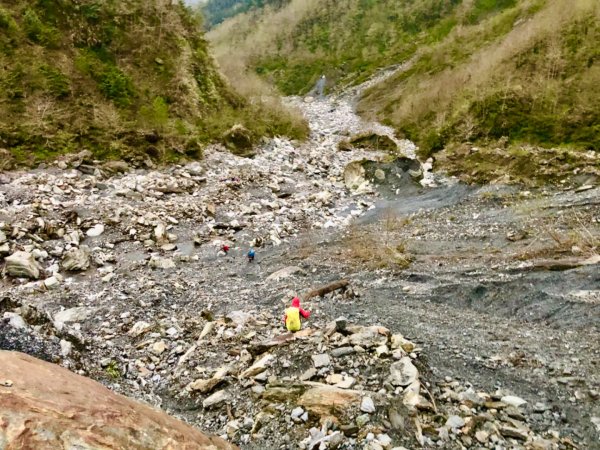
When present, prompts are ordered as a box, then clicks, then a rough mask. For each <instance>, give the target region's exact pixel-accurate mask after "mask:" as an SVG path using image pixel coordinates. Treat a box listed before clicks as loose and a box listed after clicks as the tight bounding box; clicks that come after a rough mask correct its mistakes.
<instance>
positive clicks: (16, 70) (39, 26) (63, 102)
mask: <svg viewBox="0 0 600 450" xmlns="http://www.w3.org/2000/svg"><path fill="white" fill-rule="evenodd" d="M0 66H1V67H2V71H1V73H0V156H1V161H0V167H1V168H3V169H6V168H11V167H14V166H17V165H20V164H25V165H30V166H31V165H33V164H36V163H39V162H44V161H48V160H52V159H54V158H56V157H57V156H58V155H61V154H66V153H77V152H81V151H82V150H86V151H89V152H91V154H92V156H93V157H94V158H102V159H106V158H109V159H125V160H127V161H130V162H133V161H134V162H137V163H143V162H144V161H148V160H150V161H154V162H157V161H174V160H178V159H182V158H188V159H197V158H200V157H201V156H202V148H203V146H204V145H206V143H208V142H214V141H220V140H222V139H223V134H224V133H226V132H227V131H228V130H229V129H230V128H231V127H232V126H234V125H236V124H240V125H242V126H243V127H245V129H246V134H247V139H249V141H250V142H251V143H252V142H256V141H257V140H258V139H259V138H260V137H262V136H267V135H271V136H272V135H275V134H285V133H288V134H290V135H295V136H296V137H301V136H302V135H303V134H305V126H304V124H302V123H301V122H299V123H296V124H294V123H292V124H291V123H290V119H289V117H286V114H285V111H282V110H281V111H277V112H276V113H274V112H273V111H270V110H269V109H266V108H263V107H262V106H261V104H260V103H256V102H253V103H252V104H251V102H250V101H249V100H247V99H246V98H244V97H242V96H240V95H239V94H238V93H236V92H235V91H234V89H233V88H232V87H231V86H230V85H228V83H227V82H226V81H225V79H224V78H223V77H222V76H221V74H220V73H219V72H218V70H217V68H216V67H215V64H214V62H213V60H212V58H211V56H210V55H209V51H208V48H207V44H206V42H205V40H204V36H203V33H202V31H201V21H200V20H199V17H198V16H197V15H195V14H194V13H192V12H191V11H190V10H188V9H187V8H185V7H184V6H183V5H182V4H180V3H179V2H171V1H162V0H153V1H149V2H138V1H125V2H112V1H107V0H100V1H82V2H64V1H59V0H50V1H35V2H25V1H18V2H14V1H2V2H0Z"/></svg>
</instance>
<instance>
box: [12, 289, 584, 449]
mask: <svg viewBox="0 0 600 450" xmlns="http://www.w3.org/2000/svg"><path fill="white" fill-rule="evenodd" d="M355 295H356V294H355V293H354V292H353V291H352V289H350V288H347V289H346V290H345V291H344V292H343V293H342V294H337V295H336V299H337V301H351V298H352V297H354V296H355ZM309 305H311V307H312V306H315V307H316V304H315V303H312V304H309ZM12 306H15V308H14V309H13V310H12V312H11V314H12V317H13V319H14V318H16V317H19V318H20V319H17V320H20V322H21V326H22V327H27V328H29V327H30V328H31V332H32V333H33V334H34V335H36V336H38V339H40V340H42V339H46V340H48V339H49V336H52V338H50V340H52V339H55V340H56V341H58V340H59V339H60V347H61V355H60V357H58V358H56V360H57V361H61V362H62V364H63V365H66V366H68V367H71V368H72V369H73V370H81V369H82V368H85V371H82V373H90V374H92V375H93V376H95V377H100V378H102V377H106V376H107V375H108V376H110V377H111V378H112V383H113V388H115V389H116V390H119V391H121V392H124V393H126V394H128V395H131V396H134V397H141V398H145V399H146V400H149V401H151V402H153V403H155V404H159V405H161V406H162V407H163V408H166V409H167V410H170V412H172V413H175V414H177V415H180V416H182V417H183V418H185V419H186V420H187V421H189V422H191V423H193V424H194V425H197V426H198V427H199V428H200V429H202V430H205V431H207V432H211V433H213V434H217V435H220V436H221V437H222V438H224V439H226V440H229V441H230V442H233V443H235V444H238V445H241V446H242V447H243V448H265V449H267V448H303V449H311V450H312V449H327V448H331V449H335V448H339V449H344V448H345V449H358V448H361V449H372V450H376V449H390V448H409V449H410V448H415V447H416V446H424V447H425V448H448V449H450V448H457V449H458V448H493V449H500V448H513V449H518V448H527V449H540V450H542V449H558V448H575V446H574V444H573V443H572V442H571V441H570V440H569V439H564V438H561V437H560V435H559V434H558V432H556V431H552V430H547V429H545V430H538V429H532V427H531V425H530V423H532V420H531V418H532V416H533V415H540V414H542V415H546V416H549V417H551V418H552V417H553V416H556V417H554V419H555V420H560V413H558V412H556V411H553V410H551V409H550V408H549V407H547V406H545V405H541V404H536V405H528V404H527V402H526V401H525V400H523V399H521V398H519V397H517V396H514V395H511V393H509V392H502V391H498V392H493V393H485V392H478V391H476V390H474V389H473V387H472V386H471V385H469V384H468V383H464V382H460V381H459V380H452V379H450V378H446V379H445V380H441V381H439V382H435V381H434V380H433V379H432V378H431V375H430V373H429V371H428V366H427V362H426V359H425V358H424V357H423V356H422V355H421V349H420V348H419V347H418V346H417V345H416V344H415V343H413V342H411V341H410V340H408V339H406V338H405V337H403V336H402V335H400V334H394V333H393V332H392V331H391V330H389V329H387V328H385V327H382V326H378V325H371V326H361V325H355V324H352V323H349V322H348V320H346V319H345V318H337V319H335V320H332V321H330V322H328V321H327V319H326V318H325V317H322V316H316V318H315V319H313V317H315V316H314V315H313V316H312V317H311V318H310V319H309V321H308V322H306V323H305V328H304V329H303V330H301V331H300V332H297V333H289V332H287V331H286V330H285V329H284V327H283V322H282V320H281V318H280V317H276V316H275V315H274V314H272V313H270V312H257V311H255V310H253V309H249V310H248V311H239V310H237V311H231V312H229V313H227V314H225V315H224V316H221V317H218V318H215V317H213V314H212V313H211V312H210V311H207V310H205V311H202V312H201V313H199V314H197V315H193V314H189V312H187V313H183V316H184V317H187V319H181V320H178V319H177V318H176V317H177V316H178V314H176V315H175V316H173V317H164V318H163V319H158V320H156V319H155V320H152V319H151V318H148V317H145V319H146V320H136V319H135V318H134V316H139V315H140V312H139V308H133V309H132V312H133V314H132V313H129V312H124V313H121V314H120V315H118V316H117V317H115V314H114V313H113V314H112V316H111V314H110V312H109V311H107V309H106V308H103V310H99V309H97V308H93V307H75V308H71V309H67V310H62V311H60V312H58V313H56V314H54V315H53V316H52V315H50V314H45V313H43V312H41V311H39V310H36V309H35V308H32V307H31V306H29V305H21V306H18V305H12ZM107 314H108V316H107ZM108 317H112V318H111V319H109V320H105V319H107V318H108ZM142 317H144V316H142ZM278 324H280V325H278Z"/></svg>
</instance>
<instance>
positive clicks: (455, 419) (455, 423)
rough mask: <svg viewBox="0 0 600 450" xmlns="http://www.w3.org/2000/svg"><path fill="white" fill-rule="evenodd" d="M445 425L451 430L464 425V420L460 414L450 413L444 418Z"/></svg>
mask: <svg viewBox="0 0 600 450" xmlns="http://www.w3.org/2000/svg"><path fill="white" fill-rule="evenodd" d="M446 426H447V427H448V428H450V429H452V430H455V429H458V428H462V427H464V426H465V420H464V419H463V418H462V417H460V416H455V415H452V416H450V417H448V419H447V420H446Z"/></svg>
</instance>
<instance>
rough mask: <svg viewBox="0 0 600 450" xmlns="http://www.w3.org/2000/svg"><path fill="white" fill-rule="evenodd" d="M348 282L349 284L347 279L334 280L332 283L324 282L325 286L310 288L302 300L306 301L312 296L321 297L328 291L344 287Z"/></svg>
mask: <svg viewBox="0 0 600 450" xmlns="http://www.w3.org/2000/svg"><path fill="white" fill-rule="evenodd" d="M348 284H350V282H349V281H348V280H338V281H334V282H333V283H329V284H326V285H325V286H321V287H318V288H315V289H312V290H311V291H308V292H307V293H306V294H305V295H304V301H307V300H309V299H311V298H313V297H323V296H324V295H326V294H329V293H330V292H333V291H337V290H338V289H343V288H345V287H346V286H348Z"/></svg>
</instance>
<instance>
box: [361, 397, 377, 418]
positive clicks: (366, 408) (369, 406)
mask: <svg viewBox="0 0 600 450" xmlns="http://www.w3.org/2000/svg"><path fill="white" fill-rule="evenodd" d="M360 410H361V411H362V412H366V413H369V414H372V413H374V412H375V403H373V399H372V398H371V397H363V399H362V401H361V402H360Z"/></svg>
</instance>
